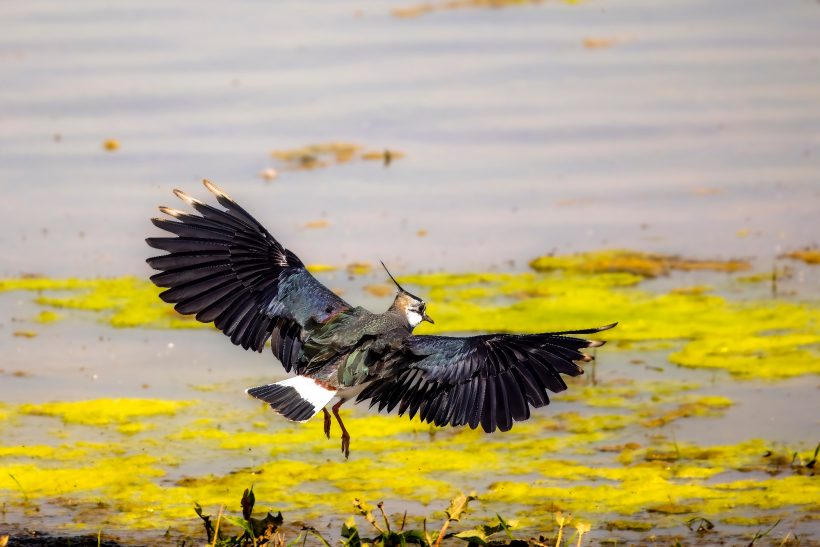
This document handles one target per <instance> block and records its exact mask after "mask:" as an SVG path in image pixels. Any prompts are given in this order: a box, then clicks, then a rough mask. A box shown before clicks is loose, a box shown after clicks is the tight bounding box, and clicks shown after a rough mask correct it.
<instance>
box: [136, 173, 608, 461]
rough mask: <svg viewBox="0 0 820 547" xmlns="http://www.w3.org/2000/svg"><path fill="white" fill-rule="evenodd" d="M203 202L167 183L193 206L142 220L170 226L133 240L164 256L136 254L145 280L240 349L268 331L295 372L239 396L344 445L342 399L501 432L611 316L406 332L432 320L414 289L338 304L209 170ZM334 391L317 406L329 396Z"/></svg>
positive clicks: (261, 345) (560, 382)
mask: <svg viewBox="0 0 820 547" xmlns="http://www.w3.org/2000/svg"><path fill="white" fill-rule="evenodd" d="M203 184H204V185H205V187H206V188H207V189H208V190H209V191H210V193H211V194H213V196H214V197H215V198H216V202H217V203H216V205H211V204H208V203H206V202H203V201H200V200H198V199H196V198H193V197H191V196H189V195H188V194H186V193H185V192H183V191H181V190H178V189H175V190H174V191H173V192H174V194H175V195H176V196H177V197H178V198H180V199H181V200H182V201H183V202H185V203H186V204H187V205H188V206H190V208H192V209H193V212H183V211H181V210H178V209H173V208H170V207H164V206H163V207H160V208H159V210H160V211H161V212H162V213H163V214H164V215H166V217H163V218H152V219H151V220H152V222H153V224H154V225H155V226H156V227H158V228H160V229H162V230H164V231H165V232H168V233H169V234H171V235H170V237H149V238H147V239H146V243H147V244H148V245H149V246H150V247H152V248H154V249H158V250H161V251H165V252H166V254H163V255H161V256H155V257H152V258H148V259H147V263H148V265H149V266H150V267H151V268H153V269H154V270H158V271H159V273H156V274H154V275H152V276H151V278H150V279H151V281H152V282H153V283H154V284H155V285H157V286H158V287H161V288H164V289H165V290H164V291H162V292H161V293H160V294H159V297H160V298H161V299H162V300H163V301H164V302H167V303H170V304H174V309H175V310H176V311H177V312H178V313H180V314H183V315H194V316H195V317H196V319H197V320H198V321H201V322H203V323H213V324H214V326H216V328H217V329H219V330H220V331H222V332H223V333H224V334H225V335H226V336H229V337H230V340H231V342H232V343H233V344H235V345H237V346H240V347H242V348H243V349H245V350H254V351H257V352H262V351H263V350H264V349H265V347H266V345H267V343H268V341H270V347H271V350H272V353H273V355H274V356H275V357H276V358H277V359H278V360H279V361H280V362H281V364H282V366H283V367H284V369H285V371H287V372H288V373H290V372H293V373H295V375H293V376H291V377H289V378H287V379H285V380H281V381H278V382H273V383H270V384H265V385H260V386H256V387H251V388H249V389H247V390H246V393H247V394H249V395H250V396H252V397H254V398H256V399H259V400H261V401H264V402H265V403H267V404H268V405H269V406H270V407H271V408H272V409H273V410H274V411H275V412H277V413H278V414H280V415H282V416H283V417H285V418H287V419H288V420H291V421H295V422H306V421H308V420H310V419H311V418H313V417H314V416H316V415H317V414H318V413H319V412H320V411H321V412H322V413H323V417H324V434H325V436H327V438H328V439H330V433H331V417H330V412H332V413H333V416H334V417H335V418H336V421H337V423H338V425H339V428H340V430H341V451H342V453H343V454H344V457H345V459H347V458H348V457H349V455H350V434H349V432H348V431H347V428H346V427H345V425H344V422H343V421H342V418H341V416H340V415H339V409H340V407H341V406H342V405H343V404H345V403H346V402H347V401H350V400H354V402H355V403H360V402H365V401H368V402H369V404H370V408H373V407H374V406H375V407H377V408H378V410H379V411H386V412H388V413H391V412H394V411H396V412H397V414H398V415H399V416H402V415H405V414H406V415H409V417H410V418H411V419H413V418H414V417H415V416H418V417H419V419H420V420H422V421H423V422H427V423H430V424H434V425H436V426H447V425H450V426H468V427H470V428H472V429H476V428H478V427H479V426H480V427H481V428H482V429H483V430H484V431H485V432H487V433H492V432H494V431H496V430H500V431H508V430H509V429H511V428H512V426H513V423H514V422H520V421H523V420H527V419H528V418H530V415H531V411H530V409H531V408H539V407H543V406H546V405H548V404H549V402H550V398H549V395H548V392H553V393H559V392H561V391H564V390H565V389H567V384H566V383H565V381H564V379H563V377H562V374H563V375H567V376H578V375H580V374H583V368H582V367H581V366H580V365H579V364H578V363H579V362H581V363H583V362H588V361H591V360H592V358H593V356H591V355H589V354H587V353H584V352H582V351H581V350H583V349H585V348H595V347H599V346H602V345H603V344H604V341H601V340H588V339H585V338H581V337H578V336H576V335H587V334H595V333H598V332H601V331H605V330H607V329H610V328H612V327H614V326H616V325H617V323H612V324H609V325H605V326H602V327H594V328H585V329H576V330H565V331H561V332H545V333H540V334H510V333H495V334H480V335H473V336H465V337H451V336H433V335H416V334H413V331H414V329H415V328H416V327H417V326H418V325H419V324H420V323H422V322H425V321H426V322H429V323H434V321H433V319H432V318H431V317H430V316H429V315H428V314H427V303H426V302H425V301H424V299H422V298H420V297H419V296H416V295H414V294H412V293H411V292H409V291H407V290H406V289H405V288H403V287H402V286H401V285H400V284H399V282H398V281H397V280H396V279H395V277H393V275H392V274H391V273H390V271H389V270H388V269H387V267H386V266H385V265H384V263H383V262H382V266H383V267H384V269H385V271H386V272H387V275H388V276H389V277H390V280H391V281H392V282H393V283H394V284H395V286H396V295H395V298H394V300H393V303H392V304H391V305H390V307H389V308H388V309H387V310H386V311H385V312H383V313H373V312H370V311H368V310H367V309H365V308H363V307H360V306H353V305H351V304H349V303H347V302H346V301H345V300H344V299H342V298H341V297H340V296H339V295H337V294H335V293H334V292H333V291H331V290H330V289H328V288H327V287H326V286H325V285H323V284H322V283H321V282H320V281H318V280H317V279H316V278H315V277H314V276H313V275H312V274H311V273H310V272H309V271H308V269H307V267H306V266H305V264H304V263H303V262H302V261H301V260H300V259H299V258H298V257H297V256H296V254H294V253H293V252H292V251H290V250H288V249H286V248H285V247H284V246H282V244H281V243H279V241H278V240H277V239H275V238H274V236H273V235H271V233H270V232H268V230H267V229H266V228H265V227H264V226H263V225H262V224H261V223H259V222H258V221H257V220H256V219H255V218H254V217H253V216H251V214H250V213H248V212H247V211H246V210H245V209H244V208H242V207H241V206H240V205H239V204H238V203H237V202H236V201H234V200H233V199H232V198H231V197H229V196H228V195H227V194H226V193H225V192H223V191H222V190H220V189H219V188H218V187H217V186H216V185H214V184H213V183H212V182H210V181H208V180H204V181H203ZM334 399H336V400H337V402H336V403H335V404H333V405H332V406H331V411H330V412H328V409H327V407H328V406H329V405H330V402H331V401H332V400H334Z"/></svg>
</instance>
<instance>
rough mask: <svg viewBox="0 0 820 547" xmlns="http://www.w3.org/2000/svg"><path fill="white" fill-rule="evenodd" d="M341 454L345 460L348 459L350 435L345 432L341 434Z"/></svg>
mask: <svg viewBox="0 0 820 547" xmlns="http://www.w3.org/2000/svg"><path fill="white" fill-rule="evenodd" d="M342 452H343V453H344V455H345V459H348V458H349V457H350V435H348V433H347V431H345V432H344V433H342Z"/></svg>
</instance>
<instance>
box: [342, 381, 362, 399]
mask: <svg viewBox="0 0 820 547" xmlns="http://www.w3.org/2000/svg"><path fill="white" fill-rule="evenodd" d="M369 384H370V382H364V383H361V384H358V385H355V386H350V387H343V388H341V389H340V390H339V391H337V392H336V396H337V397H339V398H340V399H342V400H343V401H347V400H348V399H353V398H355V397H356V396H358V395H359V393H361V392H362V391H364V388H366V387H367V386H368V385H369Z"/></svg>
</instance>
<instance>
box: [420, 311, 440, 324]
mask: <svg viewBox="0 0 820 547" xmlns="http://www.w3.org/2000/svg"><path fill="white" fill-rule="evenodd" d="M421 320H422V321H427V322H428V323H430V324H432V325H435V324H436V322H435V321H433V318H432V317H430V316H429V315H427V314H426V313H425V314H424V315H423V316H422V318H421Z"/></svg>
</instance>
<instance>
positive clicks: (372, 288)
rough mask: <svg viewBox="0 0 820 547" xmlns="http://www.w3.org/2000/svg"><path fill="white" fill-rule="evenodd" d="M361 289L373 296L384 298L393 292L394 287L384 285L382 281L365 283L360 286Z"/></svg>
mask: <svg viewBox="0 0 820 547" xmlns="http://www.w3.org/2000/svg"><path fill="white" fill-rule="evenodd" d="M362 290H364V291H365V292H366V293H368V294H371V295H373V296H375V297H378V298H384V297H387V296H391V295H393V294H395V292H396V287H395V286H392V285H385V284H383V283H375V284H371V285H365V286H364V287H362Z"/></svg>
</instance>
